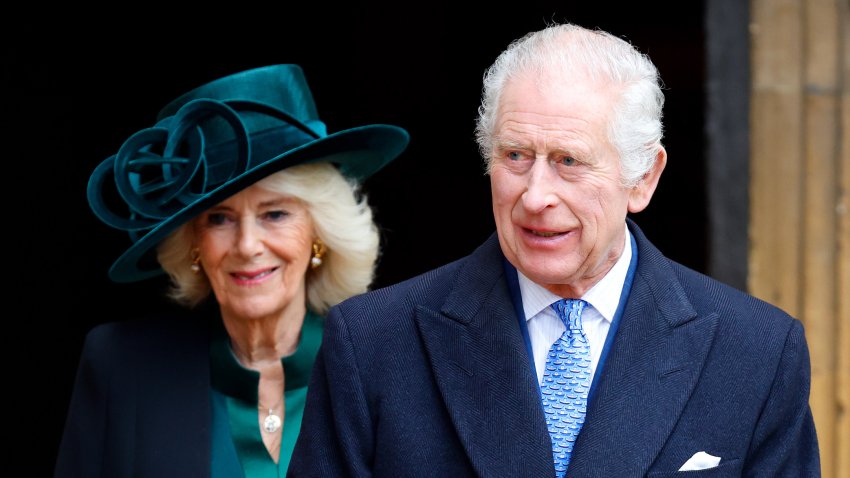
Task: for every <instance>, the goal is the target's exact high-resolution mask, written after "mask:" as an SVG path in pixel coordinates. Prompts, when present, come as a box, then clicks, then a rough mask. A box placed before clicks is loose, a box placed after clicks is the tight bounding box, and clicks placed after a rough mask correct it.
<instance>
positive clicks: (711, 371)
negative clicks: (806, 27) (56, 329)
mask: <svg viewBox="0 0 850 478" xmlns="http://www.w3.org/2000/svg"><path fill="white" fill-rule="evenodd" d="M663 100H664V97H663V95H662V93H661V90H660V88H659V78H658V72H657V70H656V68H655V67H654V66H653V65H652V63H651V62H650V61H649V59H648V58H647V57H645V56H643V55H641V54H640V53H639V52H637V51H636V50H635V49H634V48H633V47H632V46H631V45H629V44H628V43H626V42H625V41H623V40H621V39H618V38H616V37H614V36H612V35H609V34H607V33H605V32H601V31H590V30H586V29H584V28H581V27H578V26H574V25H553V26H550V27H548V28H546V29H544V30H542V31H539V32H536V33H532V34H529V35H527V36H525V37H524V38H522V39H520V40H519V41H518V42H515V43H513V44H512V45H511V46H510V47H509V48H508V49H507V50H506V51H505V52H503V53H502V54H501V55H500V56H499V58H498V59H497V60H496V62H495V63H494V64H493V65H492V66H491V67H490V69H489V70H488V71H487V74H486V75H485V78H484V94H483V100H482V106H481V108H480V117H479V120H478V127H477V139H478V142H479V145H480V148H481V152H482V154H483V155H484V157H485V159H486V160H487V165H488V172H489V175H490V181H491V188H492V200H493V214H494V216H495V222H496V234H495V235H494V236H493V237H491V238H490V239H489V240H488V241H487V242H485V243H484V244H483V245H481V246H480V247H479V248H478V249H477V250H476V251H474V252H473V253H472V254H471V255H469V256H468V257H465V258H463V259H461V260H459V261H457V262H454V263H451V264H448V265H446V266H444V267H441V268H439V269H437V270H434V271H431V272H428V273H426V274H424V275H422V276H420V277H416V278H414V279H411V280H409V281H406V282H403V283H401V284H397V285H395V286H392V287H389V288H386V289H382V290H377V291H374V292H371V293H368V294H366V295H363V296H360V297H357V298H354V299H352V300H349V301H346V302H344V303H342V304H341V305H339V306H338V307H336V308H335V309H334V310H333V311H332V312H331V314H330V316H329V317H328V320H327V324H326V326H325V338H324V343H323V345H322V350H321V352H320V356H319V358H318V360H317V362H316V366H315V369H314V375H313V377H312V381H311V383H310V388H309V390H310V391H309V393H308V398H307V406H306V411H305V416H304V422H303V425H302V429H301V434H300V437H299V439H298V443H297V446H296V449H295V452H294V457H293V464H292V466H291V468H290V472H291V475H290V476H296V477H300V476H334V477H337V476H358V477H359V476H392V477H399V476H404V477H410V476H423V477H425V476H427V477H432V476H441V477H442V476H445V477H459V476H487V477H492V476H529V477H550V476H558V477H562V476H565V475H566V476H597V477H616V478H621V477H631V476H659V477H660V476H674V475H676V474H677V472H679V471H688V470H703V469H707V468H714V470H710V471H704V472H703V474H701V475H700V476H739V475H747V476H771V477H773V476H794V477H800V476H806V477H811V476H818V475H819V473H820V471H819V457H818V450H817V438H816V435H815V430H814V424H813V421H812V415H811V411H810V409H809V406H808V397H809V377H810V365H809V359H808V350H807V346H806V343H805V339H804V334H803V328H802V325H801V323H800V322H799V321H797V320H795V319H793V318H792V317H790V316H788V315H787V314H785V313H783V312H782V311H780V310H778V309H777V308H775V307H773V306H771V305H769V304H766V303H764V302H761V301H759V300H757V299H755V298H753V297H750V296H748V295H746V294H744V293H742V292H740V291H737V290H734V289H732V288H730V287H727V286H724V285H722V284H720V283H718V282H715V281H713V280H712V279H710V278H708V277H706V276H704V275H701V274H699V273H697V272H694V271H692V270H689V269H687V268H685V267H683V266H682V265H679V264H676V263H674V262H672V261H670V260H669V259H667V258H665V257H664V256H663V255H662V254H661V252H659V251H658V250H657V249H656V248H655V247H654V246H653V245H652V244H651V243H650V242H649V241H648V240H647V238H646V237H645V236H644V235H643V233H642V232H641V230H640V229H639V228H638V226H637V225H636V224H634V223H633V222H632V221H631V220H629V219H627V218H626V215H627V214H628V213H629V212H632V213H636V212H639V211H641V210H643V209H644V208H645V207H647V205H648V204H649V201H650V198H651V197H652V194H653V192H654V191H655V187H656V185H657V184H658V181H659V178H660V177H661V173H662V171H663V170H664V166H665V164H666V161H667V153H666V151H665V150H664V147H663V146H662V144H661V136H662V124H661V112H662V106H663ZM705 473H710V475H709V474H705ZM676 476H678V475H676Z"/></svg>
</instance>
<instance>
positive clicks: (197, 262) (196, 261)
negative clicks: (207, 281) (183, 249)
mask: <svg viewBox="0 0 850 478" xmlns="http://www.w3.org/2000/svg"><path fill="white" fill-rule="evenodd" d="M189 268H190V269H192V272H194V273H195V274H196V275H197V274H200V273H201V251H200V250H199V249H198V248H197V247H196V248H194V249H192V265H190V266H189Z"/></svg>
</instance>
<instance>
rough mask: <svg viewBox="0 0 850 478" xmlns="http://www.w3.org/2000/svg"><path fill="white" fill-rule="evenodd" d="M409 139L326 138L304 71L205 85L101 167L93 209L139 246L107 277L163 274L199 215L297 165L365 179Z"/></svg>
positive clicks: (268, 70) (396, 132)
mask: <svg viewBox="0 0 850 478" xmlns="http://www.w3.org/2000/svg"><path fill="white" fill-rule="evenodd" d="M408 140H409V136H408V134H407V132H406V131H405V130H404V129H402V128H399V127H397V126H391V125H381V124H375V125H367V126H360V127H356V128H351V129H346V130H344V131H339V132H336V133H333V134H327V131H326V127H325V125H324V123H322V122H321V121H320V120H319V117H318V113H317V111H316V105H315V103H314V102H313V95H312V94H311V93H310V89H309V87H308V86H307V81H306V79H305V78H304V73H303V72H302V70H301V68H300V67H299V66H297V65H272V66H267V67H263V68H257V69H253V70H248V71H243V72H240V73H236V74H233V75H230V76H226V77H224V78H220V79H218V80H214V81H212V82H210V83H207V84H205V85H203V86H200V87H198V88H196V89H194V90H192V91H190V92H188V93H186V94H184V95H183V96H181V97H179V98H177V99H176V100H174V101H172V102H171V103H169V104H168V105H167V106H165V108H163V109H162V110H161V111H160V113H159V116H158V122H157V123H156V125H154V126H153V127H151V128H147V129H143V130H141V131H139V132H137V133H135V134H133V135H132V136H130V138H128V139H127V140H126V141H125V142H124V144H123V145H122V146H121V148H120V149H119V150H118V152H117V153H116V154H115V155H113V156H110V157H109V158H107V159H106V160H105V161H103V162H102V163H101V164H100V165H98V166H97V168H95V170H94V172H93V173H92V175H91V178H90V179H89V183H88V190H87V193H88V201H89V206H91V209H92V211H93V212H94V213H95V215H96V216H97V217H98V218H99V219H100V220H101V221H103V222H104V223H106V224H107V225H109V226H111V227H114V228H116V229H121V230H125V231H128V232H129V233H130V237H131V239H132V240H133V244H132V245H131V246H130V248H129V249H127V250H126V251H125V252H124V253H123V254H122V255H121V257H119V258H118V259H117V260H116V261H115V263H113V264H112V267H111V268H110V269H109V277H110V278H111V279H112V280H113V281H116V282H132V281H137V280H142V279H146V278H148V277H153V276H155V275H158V274H160V273H162V269H161V267H160V265H159V263H158V262H157V260H156V253H155V249H156V245H157V244H159V242H160V241H161V240H162V239H163V238H165V237H166V236H167V235H168V234H169V233H171V232H172V231H174V230H175V229H177V228H178V227H179V226H181V225H183V224H184V223H186V222H188V221H189V220H191V219H192V218H194V217H195V216H197V215H198V214H200V213H201V212H203V211H205V210H206V209H209V208H210V207H212V206H214V205H215V204H218V203H219V202H221V201H223V200H225V199H227V198H228V197H230V196H232V195H234V194H236V193H238V192H239V191H241V190H243V189H245V188H247V187H249V186H251V185H252V184H254V183H256V182H257V181H259V180H260V179H262V178H264V177H266V176H268V175H270V174H272V173H274V172H277V171H280V170H282V169H285V168H288V167H290V166H295V165H298V164H305V163H311V162H324V161H327V162H331V163H333V164H335V165H336V166H338V167H339V170H340V172H341V173H342V174H343V175H345V176H346V177H349V178H353V179H356V180H358V181H362V180H364V179H365V178H367V177H369V176H370V175H372V174H374V173H375V172H376V171H378V170H379V169H381V168H382V167H383V166H384V165H386V164H387V163H389V162H390V161H392V160H393V159H395V158H396V157H397V156H398V155H399V154H401V152H402V151H404V149H405V147H407V143H408Z"/></svg>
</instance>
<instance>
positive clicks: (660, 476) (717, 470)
mask: <svg viewBox="0 0 850 478" xmlns="http://www.w3.org/2000/svg"><path fill="white" fill-rule="evenodd" d="M742 466H743V462H742V461H741V460H740V459H739V460H729V461H721V462H720V464H719V465H717V466H715V467H714V468H707V469H705V470H693V471H651V472H649V473H647V475H646V476H647V478H668V477H669V478H674V477H678V478H690V477H695V478H696V477H699V478H721V477H733V476H741V467H742Z"/></svg>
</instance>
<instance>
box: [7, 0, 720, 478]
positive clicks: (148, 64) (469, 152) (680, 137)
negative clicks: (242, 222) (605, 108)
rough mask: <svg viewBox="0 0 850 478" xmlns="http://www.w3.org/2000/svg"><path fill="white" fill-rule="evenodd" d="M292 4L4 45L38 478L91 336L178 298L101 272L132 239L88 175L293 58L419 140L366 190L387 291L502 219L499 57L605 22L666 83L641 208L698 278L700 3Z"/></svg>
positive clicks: (328, 99) (14, 245)
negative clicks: (489, 152) (102, 216)
mask: <svg viewBox="0 0 850 478" xmlns="http://www.w3.org/2000/svg"><path fill="white" fill-rule="evenodd" d="M649 5H651V6H649ZM283 8H284V10H285V12H284V13H272V12H270V11H264V10H261V9H251V10H249V9H248V8H246V9H244V11H241V12H239V13H238V14H232V15H231V14H227V15H221V16H219V17H218V18H217V19H215V20H209V19H207V20H204V21H200V20H188V19H186V18H183V19H164V18H163V17H166V15H165V12H163V15H162V16H157V17H154V16H151V18H149V19H147V20H145V21H142V20H139V19H135V20H133V21H127V20H122V19H121V18H115V19H114V20H113V21H111V22H105V23H98V22H95V21H90V22H79V21H75V22H64V21H60V20H54V21H49V22H45V21H43V19H41V18H35V17H32V18H25V17H22V18H20V19H19V21H18V24H17V25H16V28H18V29H19V30H20V31H21V34H18V35H15V36H13V37H10V38H8V39H7V40H5V41H4V47H3V48H4V50H3V51H4V62H3V68H4V73H3V80H2V81H3V83H4V84H5V85H6V86H5V87H4V89H3V90H4V93H5V95H4V98H3V99H2V111H3V114H4V116H5V118H4V123H5V125H6V126H7V128H4V129H5V130H6V132H5V134H10V137H9V139H8V140H7V146H8V147H7V148H6V154H7V155H8V156H7V157H5V158H3V159H4V161H5V164H6V167H7V168H8V169H7V170H6V172H7V176H6V177H5V178H4V179H5V180H4V183H5V185H6V188H5V191H6V200H5V201H4V203H5V205H6V207H7V208H9V209H10V210H11V211H12V217H13V218H14V220H13V221H9V222H7V224H6V227H5V236H6V241H5V243H6V244H7V247H8V249H7V254H8V255H10V256H12V259H13V267H12V270H11V271H10V273H11V274H10V275H11V277H10V278H9V280H7V281H6V282H5V283H11V284H12V286H11V290H8V286H7V291H6V297H7V299H8V300H9V302H8V303H9V304H10V308H9V310H10V312H8V313H7V316H6V318H5V321H6V323H7V325H9V326H11V327H7V329H6V342H7V344H11V347H10V346H8V345H7V347H6V348H7V351H9V352H11V354H12V355H11V356H10V358H9V359H7V364H8V369H9V371H10V372H11V373H10V374H9V376H8V377H7V382H6V383H7V384H8V385H7V386H8V387H9V388H7V394H9V395H13V396H15V397H16V398H17V399H20V400H21V402H20V404H17V405H16V406H15V407H14V408H12V409H10V410H12V411H19V412H20V413H15V414H13V415H15V416H14V417H12V418H13V422H14V423H15V425H14V430H23V431H24V437H23V439H22V440H21V441H20V442H19V443H21V445H22V449H33V450H36V449H37V450H38V452H39V453H40V456H41V459H39V460H38V462H37V463H35V464H34V465H33V466H35V467H38V469H37V470H33V471H34V472H33V473H29V474H31V475H32V476H44V475H49V474H50V470H52V466H53V460H54V458H55V453H56V447H57V446H58V442H59V437H60V434H61V429H62V426H63V423H64V418H65V413H66V411H67V405H68V400H69V397H70V393H71V386H72V381H73V378H74V373H75V369H76V366H77V360H78V358H79V353H80V349H81V346H82V341H83V338H84V336H85V334H86V332H87V331H88V330H89V329H90V328H91V327H92V326H94V325H96V324H99V323H102V322H106V321H113V320H125V319H127V318H131V317H138V316H140V315H145V314H150V313H155V312H156V311H157V310H161V309H162V308H165V307H173V306H172V305H170V304H168V303H167V302H166V300H165V299H164V298H163V297H162V296H163V291H164V290H165V287H166V282H165V280H164V278H160V279H154V280H149V281H146V282H142V283H136V284H113V283H111V282H109V281H108V279H107V276H106V272H107V269H108V267H109V265H110V264H111V263H112V261H113V260H114V259H115V258H116V257H117V256H118V255H119V254H120V253H121V252H122V251H123V250H124V249H125V248H126V247H127V246H128V245H129V243H130V242H129V239H128V237H127V236H126V235H125V234H124V233H121V232H119V231H115V230H113V229H110V228H108V227H106V226H105V225H103V224H101V223H100V222H99V221H97V219H96V218H95V217H94V216H93V215H92V214H91V212H90V210H89V209H88V205H87V203H86V198H85V186H86V182H87V180H88V177H89V174H90V173H91V171H92V170H93V169H94V167H95V166H96V165H97V164H98V163H99V162H101V161H102V160H103V159H105V158H106V157H108V156H110V155H112V154H114V153H115V152H116V151H117V149H118V147H120V145H121V143H122V142H123V141H124V140H125V139H126V138H127V137H128V136H129V135H130V134H132V133H134V132H136V131H138V130H139V129H142V128H145V127H149V126H151V125H152V124H153V121H154V118H155V116H156V113H157V112H158V111H159V109H160V107H162V106H163V105H165V104H166V103H167V102H168V101H170V100H171V99H173V98H175V97H176V96H178V95H180V94H182V93H184V92H186V91H188V90H189V89H191V88H194V87H196V86H199V85H200V84H202V83H205V82H207V81H210V80H213V79H215V78H218V77H220V76H224V75H227V74H229V73H234V72H237V71H240V70H243V69H248V68H253V67H258V66H263V65H268V64H273V63H297V64H300V65H301V66H302V67H303V68H304V70H305V73H306V76H307V80H308V82H309V84H310V86H311V88H312V91H313V94H314V97H315V99H316V103H317V106H318V110H319V114H320V116H321V118H322V120H323V121H324V122H325V123H326V124H327V126H328V130H329V131H330V132H334V131H338V130H340V129H344V128H348V127H354V126H358V125H364V124H371V123H390V124H396V125H399V126H402V127H404V128H406V129H407V130H408V131H409V132H410V134H411V142H410V146H409V148H408V149H407V151H406V152H405V153H404V154H403V155H402V156H401V157H400V158H399V159H398V160H396V161H395V162H394V163H392V164H390V165H389V166H388V167H387V168H385V169H384V170H382V171H381V172H379V173H378V174H377V175H375V176H373V177H372V178H371V179H369V181H368V182H367V183H366V184H365V185H364V190H365V192H366V193H367V194H368V196H369V201H370V203H371V204H372V205H373V207H374V209H375V212H376V220H377V222H378V223H379V224H380V225H381V226H382V228H383V234H382V241H383V247H382V250H383V253H382V257H381V260H380V263H379V266H378V272H377V280H376V284H375V285H376V286H384V285H388V284H391V283H394V282H397V281H399V280H402V279H406V278H408V277H411V276H414V275H416V274H419V273H421V272H424V271H426V270H428V269H431V268H433V267H436V266H438V265H440V264H443V263H445V262H448V261H451V260H454V259H457V258H460V257H462V256H463V255H465V254H467V253H469V252H470V251H472V250H473V249H474V248H475V247H476V246H477V245H478V244H480V243H481V242H482V241H483V240H484V239H486V238H487V237H488V236H489V235H490V234H491V233H492V232H493V230H494V226H493V220H492V213H491V209H490V192H489V182H488V178H487V177H485V176H484V175H483V173H482V162H481V159H480V157H479V155H478V151H477V147H476V145H475V142H474V139H473V129H474V121H475V116H476V109H477V107H478V104H479V96H480V88H481V76H482V73H483V72H484V69H485V68H486V67H487V66H489V65H490V63H491V62H492V61H493V60H494V59H495V57H496V56H497V54H498V53H499V52H500V51H501V50H503V49H504V48H505V47H506V46H507V44H508V43H509V42H510V41H511V40H513V39H516V38H518V37H520V36H521V35H522V34H524V33H526V32H529V31H532V30H538V29H540V28H542V27H544V26H545V24H546V23H547V22H551V21H557V22H563V21H570V22H574V23H578V24H580V25H583V26H586V27H599V28H602V29H604V30H607V31H610V32H612V33H614V34H615V35H618V36H621V37H623V38H625V39H627V40H629V41H630V42H632V43H633V44H635V45H636V46H637V47H638V49H639V50H640V51H642V52H644V53H647V54H648V55H649V56H650V57H651V59H652V60H653V61H654V62H655V64H656V65H657V66H658V67H659V69H660V71H661V76H662V79H663V81H664V83H665V91H664V92H665V95H666V106H665V125H666V133H665V140H664V143H665V145H666V147H667V150H668V154H669V162H668V166H667V169H666V171H665V172H664V175H663V177H662V179H661V184H660V186H659V188H658V191H657V193H656V195H655V197H654V199H653V202H652V204H651V205H650V206H649V208H648V209H647V210H646V211H645V212H643V213H641V214H639V215H637V216H635V217H634V218H635V219H636V220H637V221H638V223H639V224H640V225H641V226H642V227H643V229H644V232H646V234H647V235H648V237H649V238H650V240H652V241H653V242H655V244H656V245H657V246H658V247H659V248H660V249H661V250H662V251H663V252H665V253H666V254H667V255H668V256H669V257H671V258H673V259H674V260H678V261H679V262H682V263H684V264H685V265H688V266H690V267H692V268H694V269H697V270H700V271H705V268H706V240H707V239H706V235H707V231H706V224H705V221H706V210H705V209H706V207H705V204H706V199H705V184H704V182H705V172H704V168H705V160H704V156H705V155H704V139H703V134H704V133H703V125H704V119H703V118H704V108H705V105H704V102H705V100H704V56H705V54H704V34H703V11H702V10H703V6H702V2H697V1H675V2H653V3H646V2H632V3H622V4H620V3H619V2H618V4H617V5H616V6H613V5H612V4H609V3H608V2H572V1H559V2H548V4H545V3H541V4H539V5H532V4H527V5H526V4H525V3H524V4H523V6H522V7H514V8H513V9H511V10H506V11H497V12H494V11H486V12H485V11H482V12H479V13H475V14H458V13H457V12H454V11H453V10H452V9H450V8H444V7H438V6H436V5H433V4H429V5H428V7H427V8H424V7H423V8H414V7H410V6H408V7H404V8H402V7H401V5H400V4H396V5H395V6H392V7H378V6H371V7H355V6H349V7H343V8H338V7H334V8H333V9H331V8H328V7H315V8H313V7H300V8H301V11H293V10H291V8H290V7H283ZM36 40H37V41H36ZM8 126H12V128H11V131H10V128H8ZM12 311H14V312H12ZM18 421H20V422H19V423H18Z"/></svg>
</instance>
